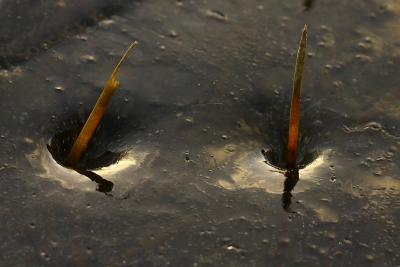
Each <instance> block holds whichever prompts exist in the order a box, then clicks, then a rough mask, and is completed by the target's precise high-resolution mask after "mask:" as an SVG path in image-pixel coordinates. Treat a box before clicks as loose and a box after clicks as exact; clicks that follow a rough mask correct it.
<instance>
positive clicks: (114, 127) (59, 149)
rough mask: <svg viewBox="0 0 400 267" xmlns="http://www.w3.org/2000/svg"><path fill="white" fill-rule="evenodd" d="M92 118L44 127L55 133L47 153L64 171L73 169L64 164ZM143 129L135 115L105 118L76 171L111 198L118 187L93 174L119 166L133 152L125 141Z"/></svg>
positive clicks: (68, 120)
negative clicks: (105, 168)
mask: <svg viewBox="0 0 400 267" xmlns="http://www.w3.org/2000/svg"><path fill="white" fill-rule="evenodd" d="M88 114H89V113H88ZM88 114H86V115H79V114H78V115H72V116H69V117H68V118H66V119H62V120H61V121H58V122H54V121H52V122H49V123H47V124H46V125H45V126H44V127H45V128H46V129H47V130H50V131H52V132H55V133H54V134H53V136H52V138H51V140H50V142H49V143H48V144H47V149H48V150H49V152H50V154H51V155H52V157H53V159H54V160H55V161H56V162H57V163H58V164H60V165H61V166H63V167H66V168H70V166H65V164H64V162H65V159H66V158H67V156H68V154H69V152H70V150H71V148H72V146H73V145H74V143H75V141H76V139H77V137H78V135H79V133H80V131H81V130H82V128H83V126H84V122H85V121H86V118H87V117H88ZM139 126H140V121H139V119H137V118H136V117H134V116H133V115H132V114H130V115H129V117H126V118H123V117H119V116H116V115H104V116H103V118H102V120H101V121H100V123H99V125H98V126H97V128H96V130H95V132H94V134H93V136H92V137H91V139H90V140H89V143H88V145H87V146H86V148H85V150H84V151H83V154H82V156H81V158H80V160H79V162H78V164H77V166H76V168H74V169H75V170H76V171H77V172H78V173H80V174H82V175H85V176H86V177H88V178H89V179H90V180H92V181H94V182H96V183H97V184H98V188H97V190H98V191H100V192H103V193H106V194H108V193H109V192H111V191H112V188H113V185H114V184H113V183H112V182H110V181H107V180H106V179H103V178H102V177H101V176H100V175H98V174H96V173H94V172H92V170H98V169H101V168H103V167H107V166H110V165H112V164H116V163H117V162H118V161H119V160H121V159H122V158H123V157H124V156H125V155H126V154H127V151H128V150H129V142H128V141H127V140H125V139H126V138H127V136H128V134H134V131H135V130H136V129H138V128H139Z"/></svg>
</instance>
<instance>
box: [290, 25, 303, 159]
mask: <svg viewBox="0 0 400 267" xmlns="http://www.w3.org/2000/svg"><path fill="white" fill-rule="evenodd" d="M306 47H307V25H306V26H304V29H303V34H302V35H301V39H300V44H299V50H298V51H297V59H296V67H295V70H294V81H293V94H292V103H291V107H290V122H289V138H288V147H287V149H288V151H287V163H288V165H289V166H291V167H294V166H295V165H296V157H297V143H298V136H299V121H300V88H301V79H302V78H303V69H304V60H305V56H306Z"/></svg>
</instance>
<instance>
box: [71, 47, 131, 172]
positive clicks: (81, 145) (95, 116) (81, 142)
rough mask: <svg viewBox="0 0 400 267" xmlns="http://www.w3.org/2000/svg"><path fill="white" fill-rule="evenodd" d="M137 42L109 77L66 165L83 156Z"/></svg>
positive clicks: (73, 165) (74, 165)
mask: <svg viewBox="0 0 400 267" xmlns="http://www.w3.org/2000/svg"><path fill="white" fill-rule="evenodd" d="M137 44H138V43H137V42H134V43H133V44H131V46H130V47H129V48H128V50H126V52H125V54H124V56H123V57H122V58H121V60H120V62H119V63H118V65H117V66H116V67H115V69H114V71H113V73H112V74H111V76H110V78H109V79H108V81H107V84H106V86H105V87H104V89H103V92H102V93H101V95H100V97H99V99H98V100H97V103H96V105H95V106H94V108H93V110H92V112H91V113H90V116H89V118H88V119H87V121H86V123H85V126H83V129H82V131H81V133H80V134H79V136H78V138H77V139H76V141H75V143H74V146H73V147H72V149H71V151H70V152H69V155H68V157H67V159H66V160H65V165H66V166H69V167H72V168H75V167H76V164H77V163H78V161H79V158H80V157H81V156H82V153H83V150H84V149H85V148H86V146H87V144H88V142H89V140H90V138H91V137H92V135H93V133H94V130H95V129H96V127H97V125H98V124H99V121H100V119H101V117H102V116H103V114H104V111H105V110H106V108H107V105H108V103H109V102H110V100H111V98H112V96H113V95H114V92H115V90H116V89H117V87H118V84H119V82H118V81H116V80H115V76H116V75H117V73H118V71H119V69H120V68H121V65H122V63H123V62H124V60H125V58H126V57H127V56H128V53H129V51H131V49H132V48H133V47H135V46H136V45H137Z"/></svg>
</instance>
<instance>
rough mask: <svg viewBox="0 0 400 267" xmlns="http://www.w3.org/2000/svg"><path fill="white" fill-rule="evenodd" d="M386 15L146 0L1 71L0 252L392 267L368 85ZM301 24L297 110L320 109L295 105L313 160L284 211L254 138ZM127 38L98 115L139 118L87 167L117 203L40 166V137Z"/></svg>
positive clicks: (389, 210)
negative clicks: (121, 153) (123, 152)
mask: <svg viewBox="0 0 400 267" xmlns="http://www.w3.org/2000/svg"><path fill="white" fill-rule="evenodd" d="M328 13H329V16H328V15H327V14H328ZM396 14H398V10H397V9H396V4H395V3H392V2H385V3H384V2H380V1H376V2H373V3H372V2H371V3H368V4H366V3H364V2H362V1H355V2H351V3H347V2H345V1H343V2H339V3H335V4H332V3H328V1H318V2H316V3H315V5H314V7H313V9H312V10H311V12H310V13H304V12H302V7H301V6H300V4H299V6H295V5H292V4H290V5H289V4H285V3H281V2H279V1H268V2H266V1H265V2H262V1H261V2H259V1H258V2H250V3H241V2H239V1H237V2H235V1H234V2H229V3H226V2H223V1H214V2H212V3H189V2H184V1H182V2H180V1H178V2H175V1H166V2H162V3H158V2H156V1H146V2H143V3H134V4H132V5H131V6H129V7H127V8H126V9H123V10H122V11H121V12H119V13H118V14H117V15H115V16H112V17H109V18H107V19H105V20H102V21H101V22H100V23H98V24H96V25H95V26H94V27H92V28H89V29H87V30H85V31H83V32H81V33H80V34H79V37H78V38H75V37H72V38H70V39H67V40H65V41H63V42H61V43H59V44H58V45H56V46H53V47H52V48H51V49H49V50H48V51H45V52H43V53H41V54H40V55H39V56H38V57H35V58H32V59H31V60H29V61H26V62H25V63H23V64H22V65H20V66H15V68H12V69H11V70H8V71H3V72H2V81H1V84H2V89H1V90H2V91H1V105H2V110H3V111H4V114H5V116H2V117H1V118H0V120H1V126H0V127H1V131H2V132H1V134H2V135H3V136H4V137H3V138H2V139H1V141H2V144H1V145H2V147H3V150H2V161H3V163H2V166H1V168H2V170H1V180H2V184H3V188H2V190H3V194H2V195H1V198H2V207H3V209H2V211H1V212H2V214H1V215H2V224H1V225H2V228H1V236H2V239H1V240H2V243H1V244H2V245H1V247H2V250H3V253H2V255H3V262H4V263H3V264H4V266H7V265H17V264H28V263H29V264H30V266H32V265H33V266H40V265H43V264H46V262H50V263H52V264H54V265H57V266H62V265H64V266H83V265H89V266H91V265H93V266H95V265H96V266H98V265H107V264H108V265H111V266H124V265H134V264H137V265H143V266H152V265H153V266H160V265H161V266H162V265H167V264H168V263H169V264H170V265H174V266H175V265H177V266H178V265H194V264H197V266H221V265H222V264H223V265H225V266H237V265H241V264H248V265H251V264H252V265H255V266H258V265H265V264H266V263H269V262H271V261H273V262H274V264H275V265H280V264H286V265H293V264H295V263H297V264H298V265H299V266H302V265H304V266H309V265H310V262H312V263H315V262H317V261H318V262H319V263H320V264H321V265H327V264H330V263H332V262H333V263H334V264H337V265H339V264H340V265H343V264H346V263H348V262H351V263H352V264H353V265H367V264H370V265H375V266H379V265H381V264H383V263H387V264H389V265H394V264H397V263H398V259H397V258H398V255H397V251H396V250H395V249H394V248H395V247H396V244H397V243H398V237H397V234H398V229H397V227H396V222H397V220H398V213H399V207H398V188H399V184H398V183H399V182H398V177H397V173H398V171H399V169H398V156H397V154H398V136H399V135H398V133H397V130H396V129H397V128H396V127H398V119H397V117H396V115H395V114H396V111H397V108H396V103H397V98H395V97H390V96H389V97H386V98H385V97H384V96H382V91H387V92H394V93H395V92H396V88H397V85H398V84H400V83H399V79H398V77H397V76H396V75H394V72H395V70H396V68H395V67H393V66H395V64H396V62H397V61H398V59H397V56H396V53H395V51H396V41H395V37H396V36H390V34H389V32H393V31H391V30H390V29H391V28H392V27H395V26H393V25H397V24H396V23H398V19H397V18H396V17H395V16H394V15H396ZM343 16H344V17H343ZM338 17H340V18H343V21H346V23H340V24H339V22H338V20H337V18H338ZM321 21H323V24H324V25H322V23H321ZM304 23H307V24H308V28H309V32H310V41H309V42H310V43H309V50H308V51H309V53H310V54H309V57H308V58H307V62H306V65H307V67H306V73H305V77H304V79H305V80H304V83H303V93H304V98H303V109H304V111H306V110H312V109H313V108H314V107H322V108H325V109H328V110H333V111H334V112H333V114H336V116H331V115H329V116H328V115H326V114H320V115H318V116H316V117H312V116H310V115H308V116H307V117H306V118H304V119H302V123H303V125H304V127H306V128H307V127H309V128H308V129H309V130H310V131H309V133H310V135H311V136H312V138H313V139H312V141H313V142H311V143H310V144H311V146H310V147H309V149H311V150H312V149H319V150H320V151H321V156H320V157H319V158H318V159H317V161H316V162H315V164H313V165H311V166H309V168H305V169H304V170H302V171H300V173H299V175H300V180H299V181H298V183H297V185H296V187H295V189H294V191H293V192H292V193H293V197H292V210H293V211H295V212H296V213H287V212H286V211H284V210H283V209H282V190H283V183H284V176H283V175H282V174H281V173H279V172H276V171H275V170H274V169H272V168H271V167H270V166H269V165H267V164H265V163H264V162H263V161H264V158H263V156H262V155H261V149H268V148H271V147H274V146H278V147H279V140H280V139H279V138H280V135H281V134H279V133H280V132H281V128H283V127H286V126H285V125H282V124H283V122H282V121H284V114H285V113H287V105H288V103H289V102H288V101H287V100H288V96H289V95H290V87H291V79H292V74H293V64H294V58H295V51H296V45H297V42H298V38H299V34H300V30H301V28H302V27H303V24H304ZM354 25H356V26H354ZM372 25H376V26H374V27H372ZM371 27H372V28H371ZM82 36H84V37H85V38H81V37H82ZM312 36H313V37H312ZM383 37H385V38H386V39H387V40H386V41H381V40H383ZM368 38H369V39H368ZM133 40H138V41H139V46H138V47H137V48H135V50H134V51H133V53H132V56H130V57H129V60H128V61H127V62H125V63H124V66H123V68H122V69H121V72H120V73H119V75H118V80H119V81H120V82H121V86H120V88H119V89H118V91H117V92H116V95H115V98H114V99H113V101H112V103H111V106H110V108H109V109H108V110H107V112H108V113H109V114H110V116H111V117H113V116H114V118H115V119H118V116H119V117H122V118H129V117H130V116H131V114H135V116H136V117H139V118H140V119H141V122H142V126H143V127H142V128H141V129H138V130H135V129H134V128H130V127H131V126H132V125H128V129H132V133H131V134H130V135H128V136H126V137H125V138H124V141H125V142H126V144H127V145H128V146H129V147H130V148H131V150H130V152H129V157H128V158H127V161H128V162H130V163H128V165H129V166H127V167H124V165H123V164H124V162H121V163H122V164H121V167H124V168H121V169H120V170H118V171H113V170H112V169H111V168H110V169H104V170H102V171H100V172H98V173H99V174H101V175H102V177H103V178H105V179H107V180H109V181H112V182H113V183H114V188H113V196H115V197H117V198H123V197H125V196H126V195H127V194H128V193H130V197H129V198H127V199H126V200H123V201H119V200H116V199H115V198H111V197H108V196H106V195H104V194H102V193H99V192H97V191H96V190H95V189H96V187H97V185H96V183H93V182H92V181H90V180H89V179H88V178H86V177H84V176H81V175H78V174H76V173H70V174H68V172H67V171H66V170H63V169H60V168H59V167H57V166H55V165H51V164H49V163H48V162H49V159H48V156H49V155H48V154H46V146H45V144H46V142H48V140H49V139H50V138H51V136H52V132H51V130H52V129H53V128H52V127H47V126H48V125H49V122H51V121H54V122H57V123H58V122H59V121H60V120H61V121H62V119H63V118H68V117H69V115H71V116H72V114H73V113H74V112H76V110H82V109H87V108H88V107H90V106H92V105H93V104H94V102H95V101H96V97H97V95H98V94H99V93H100V91H101V89H102V88H103V86H104V84H105V82H106V80H107V78H108V76H109V73H110V72H111V71H112V69H113V67H114V65H115V64H116V62H117V61H118V60H119V58H120V56H121V55H122V54H123V51H124V50H125V49H126V48H127V46H128V45H129V44H130V43H131V42H132V41H133ZM359 43H361V44H359ZM389 61H390V62H391V63H390V62H389ZM377 67H379V71H376V69H377ZM17 95H18V96H19V97H17ZM374 101H378V102H377V103H380V104H379V105H375V106H374V105H373V104H372V103H373V102H374ZM286 103H287V104H286ZM386 106H387V107H389V110H390V111H391V112H384V111H385V107H386ZM304 114H306V112H305V113H304ZM329 114H332V113H329ZM307 118H308V119H307ZM371 121H373V122H375V123H371ZM304 127H303V128H304ZM319 127H322V128H319ZM393 127H395V128H393ZM110 128H111V127H110ZM271 128H272V130H271ZM275 129H276V130H275ZM110 131H114V129H110ZM116 132H117V134H118V130H116ZM319 134H320V135H319ZM276 140H278V141H276ZM112 141H114V140H109V142H112ZM46 157H47V158H46ZM44 159H47V161H43V160H44Z"/></svg>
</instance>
